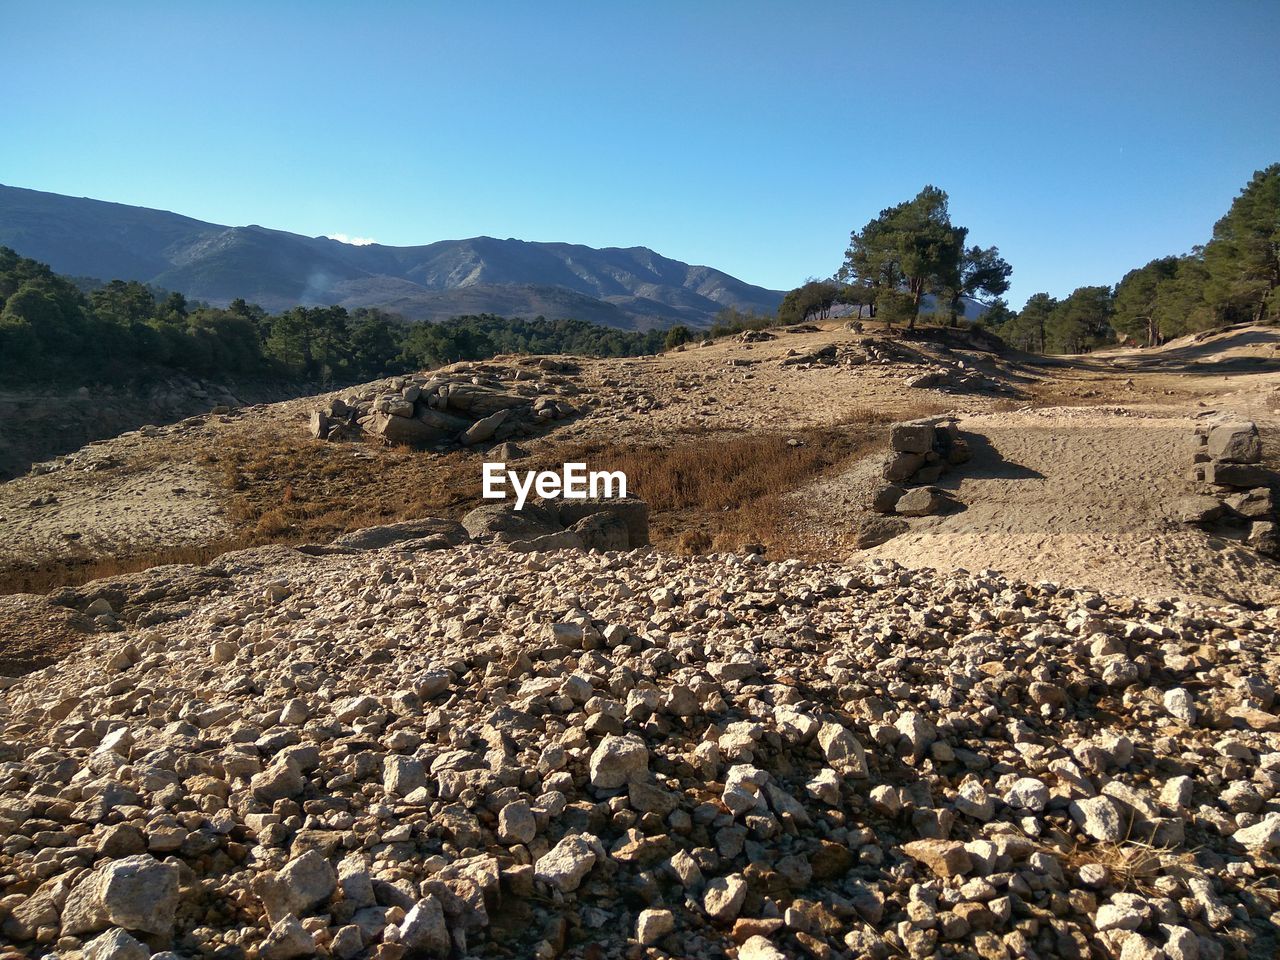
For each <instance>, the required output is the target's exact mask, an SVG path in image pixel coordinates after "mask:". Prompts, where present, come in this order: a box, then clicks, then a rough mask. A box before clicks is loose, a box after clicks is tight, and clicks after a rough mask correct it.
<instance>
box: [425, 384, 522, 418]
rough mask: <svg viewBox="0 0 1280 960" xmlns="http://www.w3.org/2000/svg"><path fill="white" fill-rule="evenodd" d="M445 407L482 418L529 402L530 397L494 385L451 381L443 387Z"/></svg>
mask: <svg viewBox="0 0 1280 960" xmlns="http://www.w3.org/2000/svg"><path fill="white" fill-rule="evenodd" d="M441 393H442V395H443V397H444V403H445V408H446V409H449V410H461V411H464V412H465V413H468V414H470V415H471V417H472V419H480V418H481V417H487V416H489V415H490V414H494V413H497V412H498V411H499V410H506V409H509V408H511V407H519V406H523V405H524V404H527V403H528V402H529V398H528V397H525V396H521V395H520V394H518V393H508V392H507V391H505V390H498V389H495V388H494V387H482V386H477V385H475V384H470V383H451V384H448V385H447V386H445V387H444V388H442V390H441Z"/></svg>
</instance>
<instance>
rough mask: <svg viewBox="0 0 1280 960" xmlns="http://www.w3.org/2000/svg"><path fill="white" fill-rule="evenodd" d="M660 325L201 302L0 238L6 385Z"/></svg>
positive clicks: (380, 371)
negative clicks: (411, 318)
mask: <svg viewBox="0 0 1280 960" xmlns="http://www.w3.org/2000/svg"><path fill="white" fill-rule="evenodd" d="M685 333H686V334H687V331H685ZM671 336H672V334H671V333H670V332H669V331H661V330H654V331H649V332H644V333H641V332H632V331H625V330H615V329H612V328H609V327H602V326H598V325H596V324H593V323H587V322H585V321H580V320H544V319H542V318H537V319H534V320H521V319H509V318H505V317H497V316H492V315H489V314H485V315H481V316H464V317H456V318H454V319H452V320H449V321H447V322H444V323H438V324H427V323H422V324H409V323H405V322H404V321H403V320H401V319H400V318H399V317H397V316H396V315H394V314H391V313H387V312H385V311H382V310H377V309H369V308H360V309H356V310H351V311H348V310H346V309H345V308H343V307H338V306H332V307H295V308H294V309H292V310H287V311H285V312H283V313H277V314H268V313H267V312H266V311H264V310H263V309H262V308H260V307H258V306H256V305H253V304H248V303H245V302H244V301H243V300H235V301H233V302H232V303H231V304H230V305H229V306H227V307H225V308H222V307H210V306H207V305H204V304H192V303H189V302H188V301H187V299H186V298H185V297H184V296H183V295H182V294H180V293H166V292H164V291H156V290H153V289H151V288H149V287H147V286H146V285H144V284H141V283H137V282H136V281H123V280H112V281H111V282H110V283H106V284H103V283H98V282H95V281H84V280H76V281H73V280H72V279H70V278H67V277H62V276H59V275H58V274H55V273H54V272H53V271H51V270H50V269H49V268H48V267H47V266H45V265H44V264H41V263H37V262H36V261H34V260H28V259H25V258H23V257H20V256H19V255H18V254H17V253H15V252H14V251H13V250H10V249H7V248H3V247H0V383H5V384H9V385H13V384H19V383H29V382H42V381H57V380H70V381H76V382H80V381H90V382H96V383H118V382H125V381H129V380H135V379H140V378H142V379H145V378H147V377H150V376H158V375H164V374H165V373H167V372H182V373H187V374H191V375H194V376H201V377H207V378H210V379H227V378H282V379H291V380H305V381H309V382H319V383H337V382H358V381H361V380H369V379H373V378H375V377H380V376H384V375H387V374H391V373H399V372H403V371H407V370H416V369H423V368H429V367H434V366H439V365H441V364H445V363H452V362H454V361H457V360H479V359H484V358H486V357H491V356H494V355H496V354H500V353H576V354H585V355H589V356H606V357H611V356H636V355H639V354H646V353H656V352H657V351H658V350H659V349H661V348H662V346H663V345H664V343H665V342H666V341H667V340H668V339H669V338H670V337H671ZM677 339H679V336H677Z"/></svg>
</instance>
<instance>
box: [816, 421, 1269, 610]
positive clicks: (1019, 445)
mask: <svg viewBox="0 0 1280 960" xmlns="http://www.w3.org/2000/svg"><path fill="white" fill-rule="evenodd" d="M1195 423H1196V421H1195V419H1194V418H1193V417H1192V416H1188V415H1184V414H1180V413H1177V412H1172V411H1167V412H1163V413H1153V412H1150V411H1143V410H1135V409H1131V408H1125V407H1113V408H1105V407H1094V408H1087V407H1086V408H1048V409H1038V410H1029V411H1024V412H1018V413H998V414H986V415H980V416H975V417H966V418H963V419H961V420H960V422H959V427H960V429H961V430H962V431H963V432H964V434H965V436H966V438H967V439H968V440H969V442H970V446H971V448H972V450H973V459H972V460H971V461H970V462H969V463H967V464H965V465H963V466H961V467H959V468H957V469H955V470H954V471H952V472H951V473H950V474H948V475H946V476H945V477H944V478H943V479H942V480H941V481H940V482H939V483H938V486H939V487H942V488H943V489H946V490H948V491H950V492H951V493H952V495H953V496H954V497H955V499H956V500H957V501H958V504H959V506H958V507H957V509H956V510H954V511H953V512H950V513H948V514H946V515H943V516H937V517H926V518H920V519H917V520H913V521H911V522H910V523H911V526H910V530H909V531H908V532H907V533H904V534H902V535H901V536H898V537H895V538H893V539H891V540H889V541H888V542H887V543H884V544H882V545H880V546H878V547H874V548H872V549H871V550H869V551H868V555H870V556H876V557H883V558H887V559H892V560H896V561H898V562H900V563H902V564H905V565H907V566H911V567H935V568H941V569H958V568H963V569H968V570H970V571H973V570H981V569H988V568H990V569H996V570H1001V571H1004V572H1007V573H1011V574H1015V575H1017V576H1021V577H1024V578H1026V579H1029V580H1033V581H1039V580H1049V581H1055V582H1060V583H1066V584H1078V585H1086V586H1092V587H1095V588H1097V589H1102V590H1108V591H1117V592H1128V593H1134V594H1137V595H1141V596H1153V597H1171V598H1178V597H1193V596H1194V597H1215V598H1219V599H1228V600H1232V601H1236V602H1243V603H1250V604H1254V603H1275V602H1280V582H1278V581H1277V572H1278V568H1277V565H1276V564H1274V563H1272V562H1270V561H1267V560H1264V559H1262V558H1260V557H1259V556H1258V555H1257V554H1256V553H1255V552H1254V551H1252V550H1250V549H1247V548H1245V547H1243V546H1241V545H1240V544H1239V543H1237V542H1235V541H1234V540H1232V539H1229V538H1228V537H1226V536H1213V535H1210V534H1208V533H1206V532H1204V531H1202V530H1200V529H1198V528H1194V527H1188V526H1186V525H1183V524H1180V523H1178V522H1176V521H1175V520H1173V519H1171V518H1170V517H1169V516H1168V507H1169V504H1170V502H1171V501H1172V500H1174V499H1175V498H1177V497H1179V496H1182V495H1185V494H1188V493H1191V492H1193V487H1192V484H1191V483H1190V482H1189V481H1188V480H1187V479H1186V477H1185V474H1186V470H1187V465H1188V463H1189V450H1188V447H1187V445H1188V443H1189V439H1190V437H1191V435H1192V432H1193V429H1194V426H1195ZM1273 436H1274V434H1273ZM877 467H878V464H877V463H876V462H867V463H863V464H860V465H858V466H857V467H856V468H855V469H853V470H851V471H849V472H847V473H845V474H843V475H840V476H837V477H834V478H830V479H828V480H827V481H825V482H824V483H822V484H819V485H817V486H816V487H815V488H814V489H812V490H808V491H805V492H804V493H803V494H801V495H802V496H804V497H807V498H811V499H812V500H813V501H814V502H815V503H822V504H826V505H827V508H826V509H827V512H828V515H830V510H831V505H833V504H834V505H838V507H839V509H840V511H841V512H843V513H844V514H845V518H844V522H847V524H848V525H849V526H853V525H854V523H855V522H856V514H858V513H860V512H863V511H864V510H865V504H866V503H867V502H869V498H870V493H871V491H872V490H873V489H874V488H875V487H876V486H877V485H878V484H880V483H882V482H883V481H881V480H880V479H879V474H878V469H877Z"/></svg>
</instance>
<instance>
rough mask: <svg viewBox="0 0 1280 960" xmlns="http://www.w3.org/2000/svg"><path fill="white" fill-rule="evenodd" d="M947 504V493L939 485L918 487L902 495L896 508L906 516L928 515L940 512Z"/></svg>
mask: <svg viewBox="0 0 1280 960" xmlns="http://www.w3.org/2000/svg"><path fill="white" fill-rule="evenodd" d="M946 505H947V497H946V494H944V493H943V492H942V491H941V490H939V489H938V488H937V487H916V488H915V489H914V490H908V491H907V492H906V493H905V494H903V495H902V499H900V500H899V501H898V505H897V508H896V509H897V512H898V513H899V514H901V515H902V516H904V517H927V516H930V515H932V514H935V513H940V512H941V511H942V509H943V508H944V507H945V506H946Z"/></svg>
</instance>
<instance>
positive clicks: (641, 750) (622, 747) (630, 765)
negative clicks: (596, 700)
mask: <svg viewBox="0 0 1280 960" xmlns="http://www.w3.org/2000/svg"><path fill="white" fill-rule="evenodd" d="M590 773H591V785H592V786H593V787H595V788H596V789H598V790H616V789H617V788H618V787H621V786H623V785H624V784H626V783H627V781H629V780H642V779H644V778H646V777H647V776H648V774H649V748H648V747H646V746H645V744H644V741H643V740H641V739H640V738H639V737H637V736H636V735H635V734H628V735H627V736H624V737H619V736H613V735H609V736H606V737H605V738H604V739H603V740H601V741H600V745H599V746H598V747H596V749H595V750H594V751H593V752H592V754H591V765H590Z"/></svg>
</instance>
